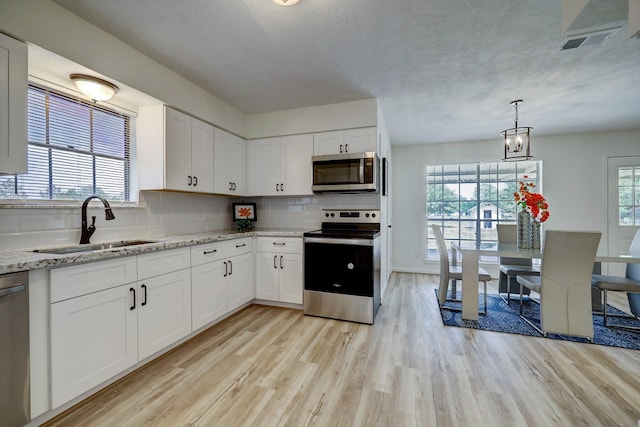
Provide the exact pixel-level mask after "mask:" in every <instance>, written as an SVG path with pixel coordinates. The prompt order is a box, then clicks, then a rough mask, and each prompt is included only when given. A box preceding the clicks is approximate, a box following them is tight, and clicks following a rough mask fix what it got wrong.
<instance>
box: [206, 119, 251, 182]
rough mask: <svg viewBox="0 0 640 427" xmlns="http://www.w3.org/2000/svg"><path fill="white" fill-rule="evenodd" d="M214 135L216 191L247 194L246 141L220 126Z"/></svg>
mask: <svg viewBox="0 0 640 427" xmlns="http://www.w3.org/2000/svg"><path fill="white" fill-rule="evenodd" d="M214 135H215V138H214V140H215V142H214V147H215V150H214V160H213V170H214V189H215V191H214V192H215V193H218V194H233V195H243V194H245V193H246V178H245V173H246V156H247V149H246V141H245V140H244V139H242V138H240V137H237V136H235V135H233V134H230V133H229V132H225V131H223V130H221V129H218V128H216V129H215V131H214Z"/></svg>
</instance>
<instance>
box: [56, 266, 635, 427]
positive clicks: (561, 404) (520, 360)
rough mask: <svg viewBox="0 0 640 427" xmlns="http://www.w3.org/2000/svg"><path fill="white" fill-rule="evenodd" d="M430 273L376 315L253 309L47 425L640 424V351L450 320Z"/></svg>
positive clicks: (408, 280)
mask: <svg viewBox="0 0 640 427" xmlns="http://www.w3.org/2000/svg"><path fill="white" fill-rule="evenodd" d="M436 283H437V276H428V275H420V274H394V275H393V276H392V281H391V284H390V287H389V290H388V294H387V296H386V298H385V301H384V305H383V307H382V308H381V310H380V312H379V315H378V317H377V319H376V323H375V325H373V326H368V325H362V324H356V323H350V322H341V321H336V320H327V319H322V318H316V317H309V316H304V315H303V314H302V312H301V311H298V310H291V309H284V308H274V307H266V306H259V305H253V306H250V307H248V308H246V309H244V310H242V311H241V312H239V313H237V314H236V315H234V316H232V317H231V318H229V319H227V320H225V321H223V322H221V323H219V324H218V325H216V326H214V327H212V328H211V329H209V330H207V331H206V332H205V333H203V334H201V335H199V336H198V337H196V338H195V339H193V340H192V341H190V342H188V343H187V344H186V345H184V346H182V347H180V348H178V349H177V350H176V351H173V352H171V353H169V354H168V355H166V356H165V357H162V358H161V359H160V360H158V361H156V362H154V363H152V364H150V365H147V366H145V367H143V368H142V369H140V370H138V371H136V372H135V373H133V374H132V375H130V376H128V377H126V378H125V379H123V380H122V381H120V382H118V383H117V384H115V385H114V386H112V387H110V388H108V389H106V390H105V391H103V392H101V393H99V394H98V395H96V396H94V397H93V398H91V399H88V400H86V401H85V402H83V403H81V404H79V405H77V406H76V407H74V408H73V410H72V411H71V412H68V413H66V414H64V416H62V417H61V418H58V419H56V420H54V421H53V422H51V423H50V425H55V426H83V427H86V426H147V425H148V426H244V425H247V426H253V425H256V426H296V427H297V426H394V427H395V426H491V427H497V426H545V427H546V426H633V427H635V426H636V425H637V423H638V419H640V351H633V350H625V349H618V348H611V347H604V346H598V345H592V344H580V343H571V342H562V341H558V340H551V339H545V338H532V337H523V336H518V335H511V334H503V333H496V332H487V331H478V330H473V329H464V328H456V327H445V326H443V325H442V320H441V317H440V313H439V311H438V308H437V303H436V299H435V296H434V292H433V289H435V286H436Z"/></svg>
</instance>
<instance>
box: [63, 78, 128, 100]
mask: <svg viewBox="0 0 640 427" xmlns="http://www.w3.org/2000/svg"><path fill="white" fill-rule="evenodd" d="M69 79H71V81H72V82H74V83H75V84H76V86H77V87H78V90H79V91H80V92H82V93H83V94H84V95H86V96H87V97H89V98H90V99H91V100H92V101H93V102H97V101H106V100H107V99H110V98H111V97H112V96H113V95H115V94H116V93H117V92H118V90H119V89H118V86H116V85H114V84H113V83H111V82H108V81H106V80H103V79H100V78H98V77H94V76H88V75H86V74H70V75H69Z"/></svg>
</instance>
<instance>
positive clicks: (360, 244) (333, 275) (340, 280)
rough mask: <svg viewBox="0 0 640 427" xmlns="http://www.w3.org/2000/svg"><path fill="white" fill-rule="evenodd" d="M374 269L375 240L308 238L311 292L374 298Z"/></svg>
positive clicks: (306, 271)
mask: <svg viewBox="0 0 640 427" xmlns="http://www.w3.org/2000/svg"><path fill="white" fill-rule="evenodd" d="M374 268H375V267H374V256H373V240H371V239H339V238H322V237H320V238H317V237H307V238H305V243H304V278H305V280H304V288H305V290H307V291H318V292H329V293H338V294H348V295H358V296H366V297H373V288H374Z"/></svg>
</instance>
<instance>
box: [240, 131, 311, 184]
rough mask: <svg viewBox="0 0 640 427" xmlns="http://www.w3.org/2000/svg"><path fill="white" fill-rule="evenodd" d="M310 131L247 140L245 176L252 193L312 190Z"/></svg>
mask: <svg viewBox="0 0 640 427" xmlns="http://www.w3.org/2000/svg"><path fill="white" fill-rule="evenodd" d="M312 156H313V135H311V134H302V135H290V136H284V137H281V138H264V139H256V140H253V141H250V142H249V146H248V156H247V158H248V162H247V166H248V168H247V176H248V181H249V188H248V193H249V195H252V196H288V195H308V194H313V192H312V191H311V183H312V168H311V157H312Z"/></svg>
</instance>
